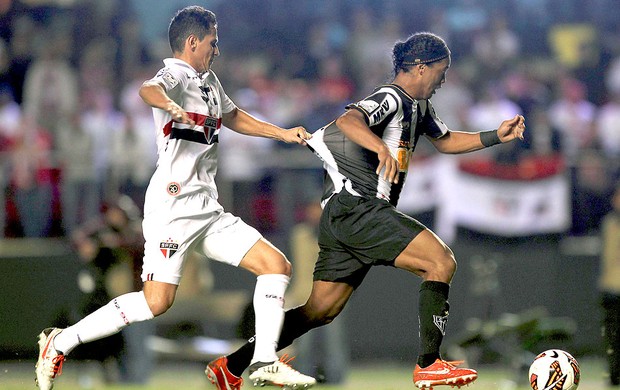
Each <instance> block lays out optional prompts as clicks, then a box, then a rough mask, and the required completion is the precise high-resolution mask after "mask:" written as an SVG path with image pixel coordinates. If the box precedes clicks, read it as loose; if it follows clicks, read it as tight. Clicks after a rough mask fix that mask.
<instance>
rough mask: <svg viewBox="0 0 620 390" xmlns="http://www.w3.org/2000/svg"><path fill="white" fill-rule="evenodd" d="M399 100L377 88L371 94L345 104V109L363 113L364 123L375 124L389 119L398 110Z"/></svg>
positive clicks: (370, 125)
mask: <svg viewBox="0 0 620 390" xmlns="http://www.w3.org/2000/svg"><path fill="white" fill-rule="evenodd" d="M398 104H399V101H398V100H397V99H396V97H395V96H394V95H393V94H392V93H389V92H387V91H385V90H381V89H379V90H377V91H375V92H374V93H373V94H372V95H370V96H368V97H366V98H364V99H363V100H360V101H358V102H356V103H351V104H349V105H347V107H346V108H347V109H356V110H358V111H360V112H361V113H362V114H364V118H365V120H366V124H367V125H368V126H369V127H372V126H375V125H377V124H379V123H381V122H383V121H384V120H386V119H389V118H390V117H391V116H392V114H393V113H394V112H396V111H397V110H398Z"/></svg>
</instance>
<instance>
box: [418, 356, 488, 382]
mask: <svg viewBox="0 0 620 390" xmlns="http://www.w3.org/2000/svg"><path fill="white" fill-rule="evenodd" d="M453 363H460V362H447V361H445V360H441V359H437V360H435V363H433V364H431V365H430V366H428V367H424V368H420V366H419V365H416V366H415V370H414V371H413V384H415V385H416V387H418V388H419V389H432V388H433V386H439V385H449V386H452V387H454V386H456V387H458V388H460V387H461V386H464V385H468V384H470V383H472V382H473V381H475V380H476V378H478V373H477V372H476V371H475V370H472V369H469V368H458V367H457V366H456V365H455V364H453Z"/></svg>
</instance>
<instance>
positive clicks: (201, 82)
mask: <svg viewBox="0 0 620 390" xmlns="http://www.w3.org/2000/svg"><path fill="white" fill-rule="evenodd" d="M168 35H169V40H170V47H171V49H172V52H173V58H168V59H165V60H164V68H162V69H161V70H160V71H159V72H158V73H157V75H156V76H155V77H153V78H152V79H150V80H147V81H146V82H144V84H143V85H142V87H141V89H140V96H141V97H142V99H143V100H144V101H145V102H146V103H147V104H148V105H150V106H152V107H153V116H154V120H155V126H156V130H157V147H158V153H159V158H158V163H157V169H156V171H155V173H154V174H153V177H152V179H151V182H150V184H149V187H148V189H147V192H146V200H145V206H144V221H143V229H144V237H145V239H146V244H145V255H144V263H143V272H142V280H143V281H144V287H143V290H142V291H140V292H132V293H129V294H125V295H121V296H119V297H117V298H115V299H113V300H112V301H111V302H110V303H108V304H107V305H106V306H104V307H102V308H100V309H98V310H96V311H95V312H93V313H92V314H90V315H88V316H87V317H85V318H84V319H82V320H81V321H79V322H78V323H76V324H75V325H73V326H70V327H68V328H66V329H59V328H47V329H45V330H44V331H43V332H41V334H40V335H39V349H40V350H39V359H38V361H37V365H36V374H37V384H38V386H39V387H40V388H41V389H46V390H49V389H51V388H52V386H53V382H54V379H55V378H56V376H58V375H59V374H60V373H61V370H62V364H63V362H64V360H65V357H66V356H67V355H68V354H69V353H70V352H71V351H72V350H73V349H74V348H75V347H77V346H78V345H79V344H82V343H87V342H90V341H94V340H97V339H101V338H103V337H106V336H109V335H112V334H114V333H116V332H119V331H120V330H121V329H123V328H124V327H126V326H128V325H130V324H132V323H135V322H140V321H146V320H150V319H152V318H153V317H154V316H158V315H161V314H163V313H165V312H166V311H167V310H168V309H169V308H170V307H171V306H172V303H173V301H174V297H175V294H176V291H177V287H178V284H179V281H180V278H181V272H182V269H183V263H184V260H185V259H186V257H187V256H188V255H189V254H190V253H191V252H192V251H195V252H197V253H199V254H201V255H202V256H203V257H205V258H208V259H212V260H216V261H221V262H224V263H228V264H230V265H233V266H239V267H242V268H245V269H246V270H248V271H250V272H252V273H254V274H256V275H257V281H256V287H255V291H254V297H253V304H254V310H255V313H256V353H255V354H254V356H253V364H252V366H251V367H250V376H249V378H250V380H252V382H253V383H255V384H259V385H263V384H266V385H278V386H282V387H284V388H291V389H293V388H294V389H301V388H309V387H311V386H312V385H314V384H315V382H316V381H315V380H314V378H312V377H309V376H306V375H303V374H301V373H299V372H297V371H296V370H294V369H293V368H292V367H290V366H289V365H288V364H286V363H285V362H283V361H280V360H279V359H278V356H277V355H276V348H277V340H278V338H279V336H280V331H281V328H282V321H283V318H284V308H283V306H284V292H285V290H286V288H287V286H288V283H289V278H290V275H291V265H290V263H289V262H288V260H287V259H286V257H285V256H284V255H283V254H282V252H280V251H279V250H278V249H277V248H275V247H274V246H273V245H272V244H270V243H269V242H268V241H267V240H265V239H264V238H263V237H262V235H261V234H260V233H259V232H258V231H257V230H256V229H254V228H253V227H251V226H249V225H247V224H246V223H244V222H243V221H242V220H241V219H240V218H238V217H235V216H234V215H232V214H230V213H227V212H225V211H224V210H223V208H222V206H221V205H220V204H219V203H218V201H217V196H218V195H217V188H216V186H215V182H214V179H215V174H216V168H217V144H218V142H217V141H218V134H219V131H220V128H221V126H222V125H224V126H226V127H228V128H230V129H232V130H234V131H237V132H239V133H242V134H246V135H251V136H260V137H269V138H274V139H278V140H280V141H284V142H287V143H298V144H305V140H306V139H308V138H309V137H310V135H309V134H308V133H307V132H306V130H305V129H304V128H303V127H295V128H292V129H283V128H281V127H278V126H276V125H273V124H270V123H267V122H264V121H261V120H258V119H257V118H255V117H253V116H251V115H250V114H248V113H247V112H245V111H243V110H241V109H240V108H238V107H237V106H236V105H235V104H234V103H233V101H232V100H231V99H230V98H229V97H228V96H227V95H226V93H225V92H224V90H223V88H222V86H221V84H220V82H219V80H218V78H217V77H216V75H215V74H214V73H213V71H212V70H211V69H210V68H211V64H212V63H213V60H214V59H215V57H217V56H219V54H220V52H219V48H218V46H217V43H218V35H217V21H216V17H215V15H214V14H213V13H212V12H211V11H209V10H206V9H204V8H202V7H199V6H191V7H186V8H184V9H182V10H180V11H179V12H178V13H177V14H176V15H175V16H174V18H173V19H172V21H171V23H170V26H169V29H168ZM127 152H128V153H131V151H127ZM213 370H217V367H213V366H209V367H207V370H206V374H207V376H208V378H209V379H210V380H211V381H212V382H214V384H215V385H216V387H217V388H218V389H240V388H241V385H242V382H243V381H242V379H241V378H237V377H226V378H225V381H224V382H220V380H219V379H218V377H217V376H216V375H214V372H213ZM220 377H221V375H220Z"/></svg>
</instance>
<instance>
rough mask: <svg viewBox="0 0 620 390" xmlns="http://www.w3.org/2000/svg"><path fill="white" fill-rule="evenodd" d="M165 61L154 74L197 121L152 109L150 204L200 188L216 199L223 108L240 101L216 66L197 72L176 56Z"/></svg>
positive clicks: (231, 108)
mask: <svg viewBox="0 0 620 390" xmlns="http://www.w3.org/2000/svg"><path fill="white" fill-rule="evenodd" d="M164 65H165V67H164V68H162V69H161V70H160V71H159V72H158V73H157V75H156V76H155V77H154V78H152V79H151V80H152V81H155V82H158V83H159V84H161V85H162V86H163V87H164V89H165V90H166V93H167V94H168V96H169V97H170V98H171V99H172V100H174V101H175V102H176V103H177V104H178V105H180V106H181V107H183V109H184V110H185V111H186V112H187V113H188V114H189V117H190V118H191V119H193V120H194V122H195V123H196V125H195V126H190V125H187V124H183V123H178V122H174V121H173V120H172V117H171V115H170V114H169V113H168V112H166V111H165V110H161V109H157V108H154V109H153V117H154V120H155V128H156V131H157V150H158V160H157V169H156V171H155V173H154V174H153V177H152V178H151V182H150V184H149V188H148V190H147V199H149V200H151V201H152V202H153V204H151V205H150V207H157V203H159V201H161V200H165V199H166V198H169V197H185V196H188V195H191V194H196V193H201V194H204V195H207V196H209V197H211V198H213V199H217V188H216V186H215V174H216V171H217V143H218V134H219V131H220V128H221V125H222V114H223V113H228V112H231V111H232V110H234V109H235V108H236V106H235V104H234V103H233V101H232V100H231V99H230V98H229V97H228V95H226V93H225V92H224V89H223V88H222V85H221V84H220V81H219V80H218V78H217V76H216V75H215V73H213V71H208V72H207V73H206V74H204V75H199V74H198V73H197V72H196V70H194V68H192V67H191V66H190V65H189V64H187V63H186V62H184V61H182V60H179V59H175V58H167V59H165V60H164ZM146 206H147V207H148V206H149V205H146ZM145 212H148V211H147V210H145Z"/></svg>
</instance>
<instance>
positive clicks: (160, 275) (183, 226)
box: [142, 195, 262, 285]
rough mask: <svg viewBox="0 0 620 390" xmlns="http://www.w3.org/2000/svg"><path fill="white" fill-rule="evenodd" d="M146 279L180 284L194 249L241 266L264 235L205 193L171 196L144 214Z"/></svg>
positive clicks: (144, 270)
mask: <svg viewBox="0 0 620 390" xmlns="http://www.w3.org/2000/svg"><path fill="white" fill-rule="evenodd" d="M142 227H143V231H144V238H145V240H146V243H145V244H144V261H143V265H142V280H143V281H147V280H155V281H158V282H165V283H171V284H176V285H178V284H179V281H180V279H181V274H182V271H183V264H184V263H185V259H186V258H187V256H188V255H189V254H190V253H191V252H192V251H195V252H197V253H198V254H201V255H203V256H205V257H206V258H208V259H211V260H215V261H219V262H222V263H227V264H230V265H232V266H235V267H236V266H238V265H239V263H240V262H241V260H242V259H243V256H245V254H246V253H247V252H248V251H249V250H250V248H252V246H253V245H254V244H256V242H257V241H258V240H260V239H261V238H262V235H261V234H260V233H259V232H258V231H257V230H256V229H254V228H253V227H251V226H250V225H248V224H246V223H245V222H243V221H242V220H241V218H239V217H236V216H234V215H232V214H230V213H227V212H224V209H223V208H222V206H221V205H220V204H219V203H218V202H217V200H216V199H212V198H209V197H207V196H202V195H192V196H188V197H183V198H171V199H168V200H167V201H166V202H162V205H161V207H158V208H156V209H155V210H153V211H152V212H150V213H149V214H147V215H145V216H144V220H143V222H142Z"/></svg>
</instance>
